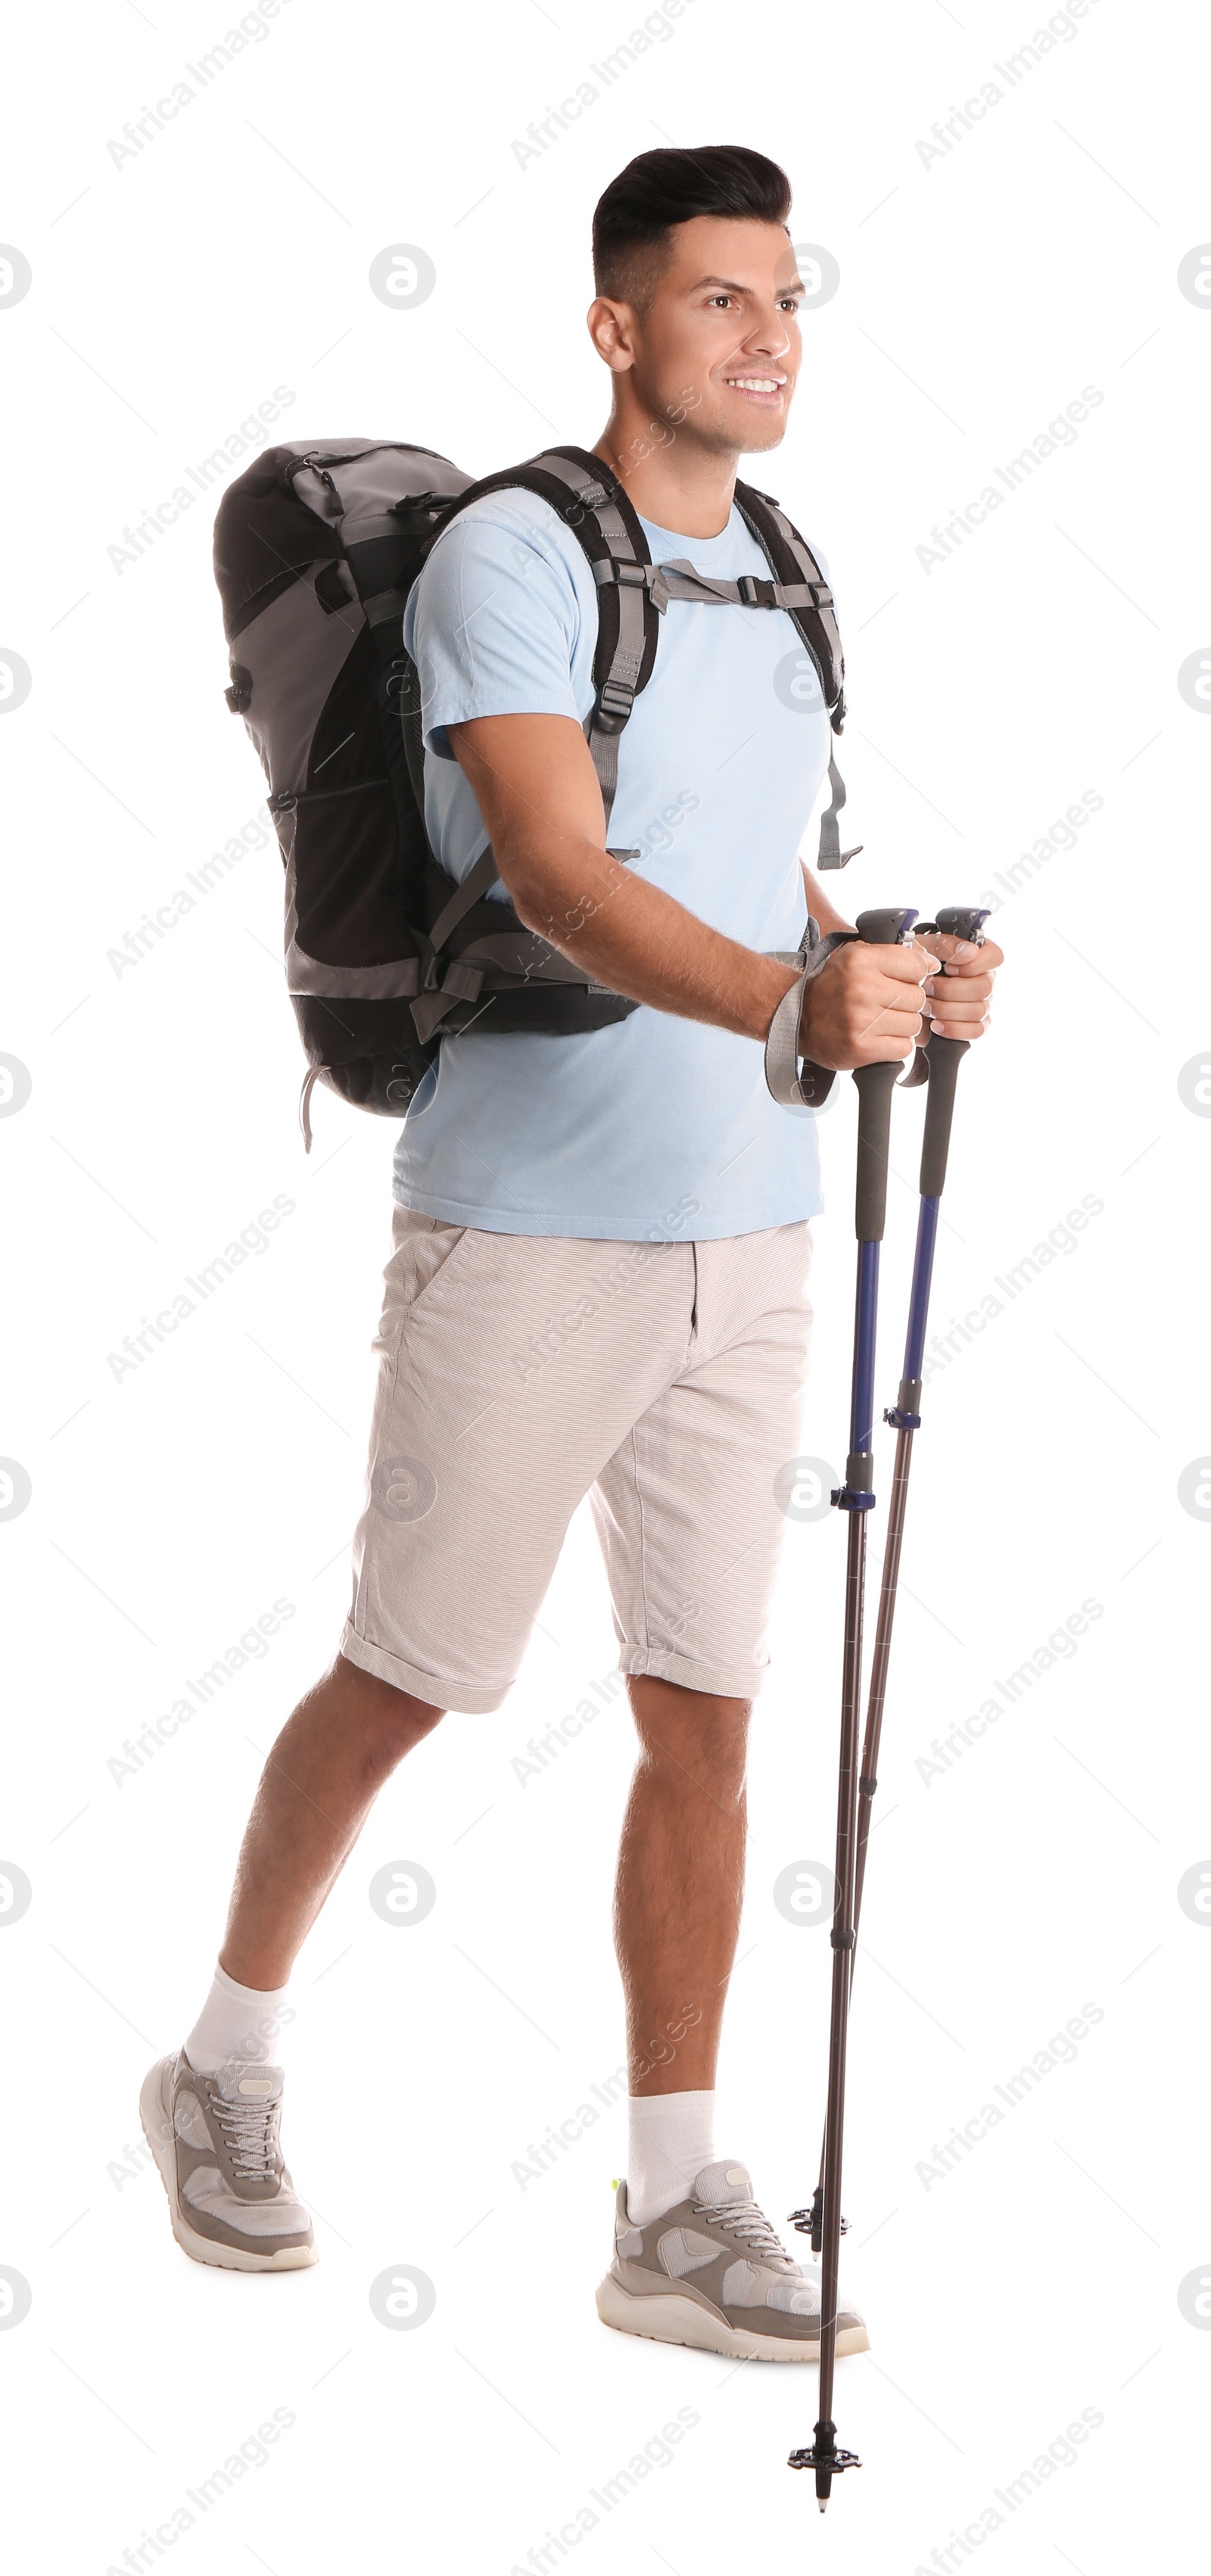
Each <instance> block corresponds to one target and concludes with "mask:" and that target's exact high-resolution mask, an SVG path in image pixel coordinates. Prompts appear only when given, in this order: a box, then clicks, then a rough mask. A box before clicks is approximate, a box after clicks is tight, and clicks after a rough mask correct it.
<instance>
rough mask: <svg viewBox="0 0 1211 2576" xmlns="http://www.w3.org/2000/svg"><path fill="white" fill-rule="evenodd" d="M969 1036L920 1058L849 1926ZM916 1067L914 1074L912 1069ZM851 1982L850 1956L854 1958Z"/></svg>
mask: <svg viewBox="0 0 1211 2576" xmlns="http://www.w3.org/2000/svg"><path fill="white" fill-rule="evenodd" d="M987 919H988V913H987V910H984V911H980V910H979V909H978V908H975V909H972V908H969V909H966V910H965V909H963V908H962V907H960V906H959V905H957V904H950V905H948V906H947V907H946V909H945V910H944V911H943V912H940V913H939V914H938V919H937V928H938V929H939V930H940V931H942V932H944V933H946V934H948V935H949V936H950V937H952V938H955V939H969V940H971V941H972V942H973V943H974V944H975V946H976V947H977V948H979V947H982V946H983V943H984V933H983V930H982V928H981V924H982V923H983V922H985V921H987ZM933 926H934V925H933V924H932V923H924V924H921V925H919V926H918V928H917V931H916V934H915V935H916V937H917V938H921V937H923V936H926V937H927V936H928V933H929V931H930V929H931V928H932V927H933ZM968 1044H969V1041H968V1040H967V1039H966V1038H942V1037H931V1039H930V1041H929V1048H928V1053H926V1054H925V1055H924V1058H923V1061H924V1063H925V1065H926V1067H927V1069H928V1071H927V1079H928V1085H929V1087H928V1090H927V1092H926V1095H925V1133H924V1136H923V1138H922V1142H921V1177H920V1184H919V1186H920V1192H921V1204H920V1209H919V1211H918V1215H917V1245H916V1252H915V1254H914V1257H913V1267H912V1289H911V1292H910V1295H909V1301H908V1331H907V1334H906V1336H905V1343H904V1373H903V1375H902V1377H901V1379H900V1391H899V1394H898V1395H897V1397H896V1401H895V1403H894V1405H889V1406H887V1408H886V1409H885V1411H884V1415H883V1419H884V1421H885V1422H889V1423H890V1424H891V1426H892V1429H893V1430H894V1431H895V1433H896V1456H895V1465H894V1466H893V1468H892V1477H891V1500H890V1503H889V1505H888V1512H887V1542H886V1545H885V1547H884V1551H883V1572H882V1577H881V1580H880V1584H879V1615H878V1618H877V1620H876V1623H875V1644H874V1652H873V1654H872V1656H871V1667H870V1696H869V1699H868V1701H867V1706H866V1732H865V1735H864V1738H863V1743H862V1770H861V1775H860V1777H859V1781H858V1797H859V1802H860V1803H859V1808H858V1850H857V1861H856V1867H855V1874H854V1930H855V1932H856V1931H857V1928H858V1924H859V1921H860V1918H861V1914H862V1887H863V1881H864V1879H865V1876H866V1846H867V1844H868V1842H869V1840H870V1810H871V1801H872V1799H873V1797H874V1794H875V1791H876V1789H877V1787H878V1785H879V1784H878V1781H877V1779H876V1777H875V1772H876V1766H877V1764H878V1760H879V1738H880V1734H881V1732H882V1727H883V1703H884V1700H885V1698H886V1695H887V1671H888V1665H889V1663H890V1660H891V1632H892V1625H893V1622H894V1620H895V1615H896V1590H897V1586H898V1584H899V1579H900V1549H901V1546H902V1544H903V1538H904V1515H905V1511H906V1508H907V1503H908V1473H909V1468H910V1466H911V1464H912V1443H913V1433H914V1432H916V1431H919V1430H920V1428H921V1413H920V1404H921V1372H922V1369H923V1367H924V1364H925V1334H926V1329H927V1326H928V1321H929V1292H930V1287H931V1284H932V1280H933V1257H934V1246H935V1244H936V1241H937V1234H938V1209H939V1207H940V1204H941V1199H942V1191H943V1189H944V1187H945V1185H946V1160H947V1155H948V1153H949V1150H950V1126H951V1120H952V1118H953V1115H954V1099H955V1084H956V1082H957V1080H958V1075H959V1066H960V1064H961V1063H962V1061H963V1058H964V1056H965V1055H966V1053H967V1048H968ZM913 1071H914V1073H915V1071H916V1067H915V1066H914V1068H913ZM850 1981H851V1985H852V1960H851V1980H850Z"/></svg>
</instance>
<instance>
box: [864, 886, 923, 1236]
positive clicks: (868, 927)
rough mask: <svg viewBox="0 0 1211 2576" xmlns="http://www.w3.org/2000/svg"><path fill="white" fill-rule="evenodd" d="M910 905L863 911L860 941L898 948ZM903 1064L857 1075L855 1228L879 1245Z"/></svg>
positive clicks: (911, 917) (870, 1067)
mask: <svg viewBox="0 0 1211 2576" xmlns="http://www.w3.org/2000/svg"><path fill="white" fill-rule="evenodd" d="M916 917H917V915H916V908H915V906H914V905H912V904H907V905H906V904H902V903H901V904H895V905H892V906H889V907H887V908H885V909H883V910H881V911H878V912H860V913H859V915H858V921H857V930H858V937H859V939H864V940H865V941H866V942H867V944H868V946H870V947H872V948H898V947H900V945H901V944H902V942H903V941H905V940H906V939H907V938H908V936H909V934H910V931H911V927H912V924H913V922H914V921H915V920H916ZM901 1071H902V1067H901V1066H900V1065H899V1064H896V1063H892V1064H860V1065H859V1066H858V1069H857V1071H856V1073H855V1075H854V1082H855V1084H856V1086H857V1092H858V1186H857V1193H856V1204H855V1211H854V1231H855V1233H856V1235H857V1238H858V1241H859V1243H881V1242H882V1240H883V1227H884V1223H885V1221H886V1216H887V1146H888V1138H889V1136H890V1133H891V1095H892V1092H893V1091H894V1089H895V1086H896V1083H897V1081H898V1080H899V1076H900V1073H901Z"/></svg>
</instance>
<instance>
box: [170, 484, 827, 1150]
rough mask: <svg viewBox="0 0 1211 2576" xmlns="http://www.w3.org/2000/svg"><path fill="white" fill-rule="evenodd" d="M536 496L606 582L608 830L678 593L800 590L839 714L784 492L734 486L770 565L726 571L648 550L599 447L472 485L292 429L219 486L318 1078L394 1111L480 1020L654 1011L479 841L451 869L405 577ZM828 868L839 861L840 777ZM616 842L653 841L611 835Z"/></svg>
mask: <svg viewBox="0 0 1211 2576" xmlns="http://www.w3.org/2000/svg"><path fill="white" fill-rule="evenodd" d="M511 490H521V491H527V492H532V493H535V494H536V495H537V496H538V498H539V499H541V500H543V501H545V502H547V503H548V504H549V506H550V507H551V508H552V509H553V510H554V511H555V512H556V513H557V515H558V517H559V518H560V519H562V521H563V523H564V525H565V526H566V527H568V528H570V529H571V530H572V531H573V533H574V535H575V536H576V537H577V539H578V541H579V543H580V545H581V546H582V548H583V550H584V553H585V556H586V558H587V560H588V563H589V565H590V568H591V570H592V574H593V579H594V582H595V583H596V585H597V601H598V635H597V645H596V651H595V655H594V661H593V687H594V703H593V708H592V712H591V714H590V715H589V717H588V718H587V720H586V723H585V734H586V738H587V741H588V745H589V750H590V753H591V754H592V758H593V763H594V766H595V768H596V771H597V776H598V780H599V782H600V786H601V793H602V800H603V803H604V806H605V816H606V830H607V835H608V832H609V821H610V812H611V808H612V805H613V801H614V794H615V790H616V787H617V783H618V747H619V740H620V737H621V734H622V731H623V728H624V726H625V724H626V721H627V718H628V716H629V715H630V712H631V708H632V706H633V704H634V701H635V699H636V697H637V696H638V695H639V692H640V691H641V690H642V689H644V688H645V687H646V686H647V683H648V681H649V679H650V678H651V675H652V670H653V666H654V664H655V659H656V649H657V644H658V641H659V635H660V623H661V619H662V617H663V616H664V615H665V613H666V611H667V609H668V605H669V602H670V600H693V601H697V602H699V603H707V604H710V603H713V602H722V603H725V604H728V605H737V604H738V605H740V606H743V607H746V608H785V609H786V610H788V611H789V614H790V615H791V617H792V618H793V619H794V622H795V625H796V627H797V629H798V632H799V635H800V637H801V639H802V642H803V644H804V646H805V648H806V650H807V652H808V654H809V656H810V658H811V662H812V664H813V666H814V669H815V672H816V676H817V679H818V681H819V685H820V690H821V695H822V698H823V702H824V705H825V706H826V708H827V709H828V712H829V716H830V720H831V724H832V728H833V731H834V732H835V733H840V731H841V727H842V723H843V721H844V715H845V698H844V688H843V679H844V666H843V661H842V653H841V639H840V635H839V633H838V630H837V622H836V616H835V612H834V608H833V599H832V593H831V591H830V589H829V586H828V584H827V582H826V581H825V580H824V579H823V576H822V574H821V571H820V567H819V565H818V564H817V562H816V560H815V557H814V555H813V554H812V552H811V549H810V547H809V546H807V545H806V544H805V542H804V540H803V538H802V537H801V536H800V535H799V534H798V531H797V530H796V529H795V528H793V527H792V525H791V523H790V521H789V519H787V518H786V517H785V516H784V514H783V512H782V511H781V510H780V508H779V506H778V504H777V502H776V501H774V500H772V499H771V498H770V496H769V495H768V494H767V493H761V492H756V491H753V490H751V489H750V488H749V487H748V486H747V485H745V484H743V483H737V485H736V492H735V498H736V506H737V508H738V510H739V512H740V515H741V517H742V519H743V520H744V522H745V525H746V527H747V528H748V529H749V530H750V532H751V534H752V535H753V536H754V537H755V538H756V540H757V543H758V544H759V545H760V547H761V549H762V552H763V553H764V555H765V557H766V560H767V562H768V564H769V567H770V579H769V580H760V579H758V578H756V577H755V576H754V575H753V574H751V573H745V574H744V575H743V576H742V577H741V578H740V580H738V581H717V580H714V579H711V578H709V577H708V576H706V575H705V574H700V573H697V572H695V570H694V568H693V565H692V564H690V563H688V562H683V561H681V560H678V561H677V562H675V563H664V564H653V563H652V560H651V557H650V554H649V551H648V546H647V542H646V540H645V537H644V534H643V529H642V527H641V526H640V523H639V520H638V518H637V516H636V514H635V510H634V508H633V506H632V504H631V502H630V501H629V499H628V498H627V495H626V493H625V491H624V490H623V487H622V485H621V483H620V482H619V480H618V477H617V476H616V475H615V474H614V473H613V472H612V471H611V469H610V467H609V466H608V465H607V464H606V463H605V462H604V461H603V459H602V458H601V457H599V456H594V455H591V454H589V453H587V452H586V451H585V450H584V449H583V448H579V447H552V448H547V449H545V450H544V451H543V452H542V454H540V455H538V456H533V457H530V458H529V459H528V460H527V461H526V462H525V463H524V464H521V465H517V466H512V467H509V468H507V469H506V470H505V471H504V472H502V473H498V474H489V475H486V476H484V477H483V479H482V480H480V481H479V482H475V481H473V480H472V478H471V477H470V475H467V474H464V473H462V472H461V471H460V470H459V468H458V466H456V465H452V464H451V463H450V462H449V459H448V458H446V457H444V456H439V455H437V454H435V452H434V451H433V450H432V449H431V448H427V447H411V446H407V445H404V444H402V443H401V442H399V441H396V440H370V439H356V438H351V439H344V440H339V439H333V440H330V441H329V442H327V443H326V444H322V445H321V444H318V443H316V442H314V441H312V442H305V441H298V442H296V443H292V444H290V445H285V446H279V447H271V448H267V449H266V450H265V452H264V453H263V454H262V455H261V456H259V457H258V458H257V461H256V463H255V464H254V465H250V466H249V467H248V468H247V471H246V472H245V473H243V474H241V475H240V476H239V478H238V479H237V481H236V482H234V483H233V484H231V485H230V487H229V489H228V490H227V491H226V492H225V494H224V496H223V500H222V502H221V504H220V507H219V511H218V515H217V518H216V520H215V541H214V566H215V579H216V581H217V583H218V586H219V591H220V594H221V597H222V603H223V622H224V628H225V631H226V636H227V642H228V646H229V648H230V656H231V684H230V687H229V688H228V689H227V691H226V698H227V704H228V706H229V707H230V708H231V710H232V713H233V714H238V715H242V716H243V718H244V722H245V725H246V726H247V729H248V732H249V734H250V735H251V737H252V740H253V742H254V743H255V745H256V748H257V751H258V752H259V754H260V757H261V761H262V764H263V766H264V770H265V774H266V777H267V779H268V782H269V794H268V798H267V803H268V808H269V812H270V813H271V814H272V816H273V819H274V823H275V826H276V829H277V834H278V840H279V844H280V847H281V854H282V860H283V865H284V868H285V877H286V889H285V892H286V978H287V984H288V987H289V992H290V998H291V1001H292V1002H293V1004H294V1009H295V1014H296V1017H297V1020H298V1026H299V1034H300V1036H301V1038H302V1042H303V1050H304V1053H305V1055H306V1057H307V1062H308V1067H309V1071H308V1073H307V1075H306V1078H305V1080H304V1084H303V1096H302V1102H301V1116H302V1124H303V1133H304V1137H305V1139H306V1142H307V1146H308V1150H310V1144H311V1127H310V1115H309V1103H310V1095H311V1091H312V1087H313V1085H314V1084H315V1082H316V1081H320V1082H323V1083H325V1084H327V1086H328V1087H329V1089H330V1090H333V1091H336V1092H339V1093H340V1094H341V1096H342V1097H343V1098H344V1099H346V1100H348V1101H352V1102H353V1103H355V1104H356V1106H357V1107H358V1108H361V1109H370V1110H376V1111H378V1112H380V1113H381V1114H383V1115H386V1116H396V1117H398V1116H400V1115H401V1114H402V1112H403V1111H404V1110H405V1109H406V1108H407V1105H408V1102H409V1101H410V1100H411V1098H412V1096H413V1093H414V1092H415V1091H416V1089H417V1086H418V1084H419V1083H420V1082H421V1080H422V1079H423V1076H424V1074H425V1073H426V1072H427V1070H428V1068H429V1066H430V1065H431V1064H432V1063H433V1061H434V1059H435V1057H436V1054H437V1051H438V1047H439V1045H440V1042H441V1039H442V1037H443V1036H449V1035H454V1034H456V1033H457V1032H458V1031H460V1030H462V1029H465V1028H468V1027H470V1026H471V1025H472V1023H474V1025H475V1026H476V1027H477V1028H484V1029H490V1030H492V1031H494V1032H496V1033H498V1034H501V1035H503V1034H506V1033H511V1032H516V1031H518V1030H523V1029H528V1030H537V1031H545V1032H546V1033H547V1034H549V1035H551V1036H561V1035H568V1034H571V1033H574V1032H576V1031H580V1030H586V1029H597V1028H604V1027H606V1026H608V1025H609V1023H610V1022H612V1021H616V1020H621V1019H625V1018H626V1017H627V1015H628V1014H629V1013H630V1012H631V1011H634V1010H637V1009H638V1007H639V1005H638V1003H636V1002H633V1001H630V1000H628V999H627V998H626V997H625V996H624V995H622V994H620V993H614V992H611V991H610V989H609V988H608V986H605V985H602V984H598V983H595V982H594V981H593V980H592V979H591V978H590V977H589V976H588V975H587V974H586V972H585V970H584V969H583V968H582V967H579V966H577V965H576V964H574V963H573V961H572V960H571V959H569V958H567V957H565V956H564V955H562V953H561V952H560V951H559V950H558V949H556V948H553V947H551V946H550V945H549V944H548V942H547V941H546V940H544V939H541V938H539V937H538V936H537V934H536V933H534V932H533V931H529V930H527V929H526V927H525V925H524V923H523V922H522V921H521V920H520V919H519V917H518V915H517V913H516V912H515V911H514V909H513V906H512V904H510V903H506V902H501V901H500V899H499V897H497V896H493V897H491V899H489V897H488V889H489V887H490V886H492V885H494V884H495V883H496V882H497V874H496V865H495V861H494V859H493V856H492V852H491V850H490V849H486V850H485V851H484V852H483V853H482V855H481V857H479V858H478V859H477V860H476V861H475V864H474V866H473V867H472V868H471V870H470V873H469V875H467V876H466V877H465V878H464V879H463V882H462V884H461V885H457V886H456V885H455V884H454V883H453V882H452V880H451V878H450V877H449V876H448V875H447V874H446V872H445V870H444V869H442V868H441V867H439V865H438V863H437V860H436V859H435V857H434V855H433V851H432V849H431V847H430V845H429V840H428V836H427V833H426V828H425V820H424V776H423V766H424V751H423V741H422V723H421V702H420V686H419V681H418V676H417V671H416V666H415V664H414V662H413V661H412V660H411V657H410V656H409V655H408V654H407V653H406V652H405V651H404V646H403V638H402V632H401V620H402V618H403V613H404V609H405V606H406V604H407V600H408V594H409V591H410V589H411V587H412V584H413V582H414V581H415V579H416V576H417V574H418V572H419V571H420V569H421V566H422V564H423V563H424V561H425V557H426V555H427V554H428V552H429V550H430V548H431V547H432V545H433V544H434V542H435V540H436V538H437V536H438V535H439V534H440V532H441V530H442V529H443V528H444V527H446V526H448V524H449V522H450V520H451V519H452V518H453V517H454V516H455V515H456V514H457V513H458V512H459V511H460V510H464V509H466V508H467V507H468V505H469V503H471V502H472V501H475V500H479V499H482V498H483V497H484V496H485V495H486V494H488V493H491V492H503V491H511ZM829 780H830V784H831V788H832V802H831V804H830V805H829V807H828V809H827V811H826V812H825V814H824V815H823V816H822V818H821V826H820V851H819V858H818V862H817V864H818V865H819V866H821V867H825V868H828V867H841V866H843V865H844V863H845V860H846V859H848V858H852V857H853V855H854V853H853V851H851V850H846V851H842V849H841V847H840V840H839V831H838V816H839V814H840V811H841V807H842V806H843V804H844V802H845V789H844V786H843V784H842V781H841V779H840V777H839V775H838V772H837V768H836V764H835V762H834V761H833V760H832V758H831V757H830V760H829ZM612 855H613V856H614V857H615V858H617V859H620V860H623V861H626V860H628V859H635V858H637V857H638V856H639V852H638V851H637V850H615V851H613V853H612Z"/></svg>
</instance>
